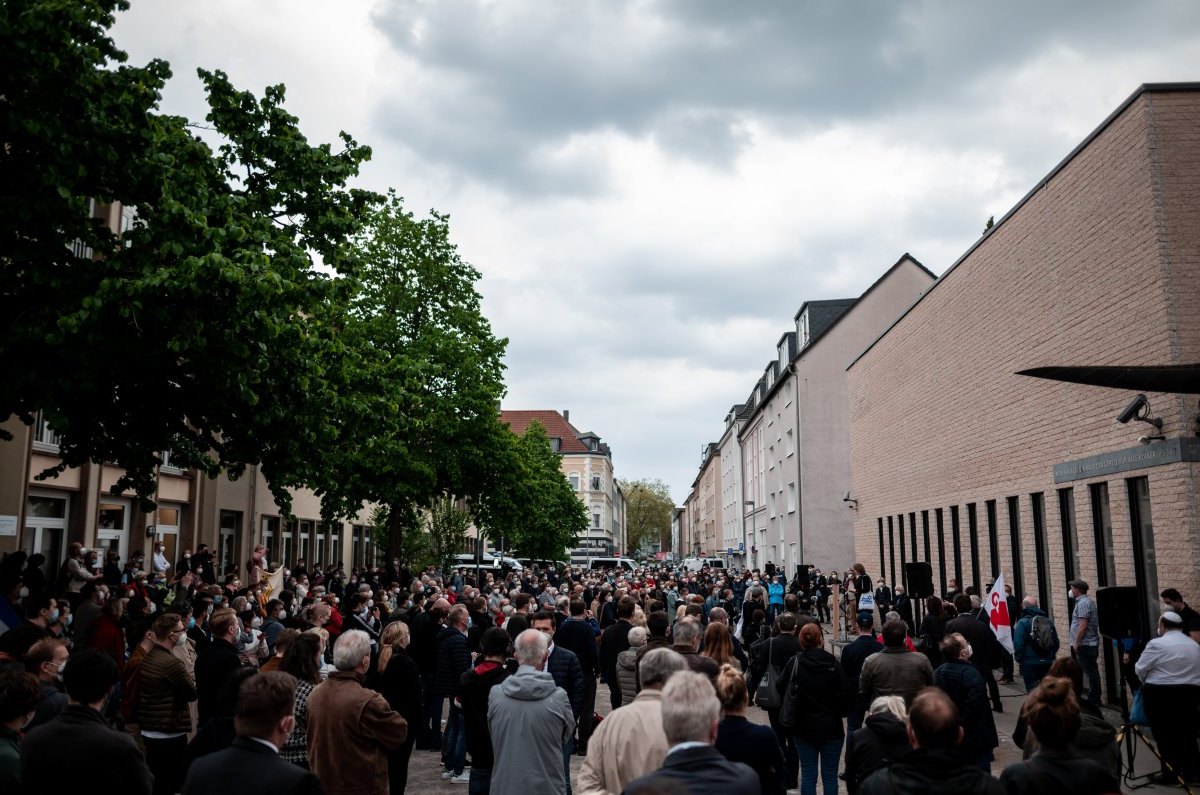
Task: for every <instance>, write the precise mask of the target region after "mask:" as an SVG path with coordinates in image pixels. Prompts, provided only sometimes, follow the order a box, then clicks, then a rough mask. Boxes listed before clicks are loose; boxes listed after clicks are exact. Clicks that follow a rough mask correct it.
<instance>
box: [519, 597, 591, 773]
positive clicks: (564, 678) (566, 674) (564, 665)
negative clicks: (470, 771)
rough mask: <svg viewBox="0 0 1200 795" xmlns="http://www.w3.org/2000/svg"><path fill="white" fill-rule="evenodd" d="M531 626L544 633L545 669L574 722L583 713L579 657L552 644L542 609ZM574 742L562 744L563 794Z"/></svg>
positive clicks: (549, 618) (548, 621) (551, 629)
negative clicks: (566, 701) (561, 694)
mask: <svg viewBox="0 0 1200 795" xmlns="http://www.w3.org/2000/svg"><path fill="white" fill-rule="evenodd" d="M529 624H530V628H531V629H536V630H537V631H538V632H541V633H542V634H543V635H545V636H546V640H547V642H548V643H549V644H550V645H549V652H548V656H547V657H546V670H547V671H549V672H550V675H551V676H552V677H554V683H555V684H556V685H558V686H559V687H561V688H562V689H563V691H564V692H565V693H566V694H567V700H568V701H570V702H571V713H572V714H573V715H574V716H575V723H576V725H578V723H579V720H580V717H581V715H582V712H583V668H582V667H581V666H580V665H579V658H578V657H576V656H575V654H574V653H572V652H570V651H568V650H567V649H563V648H560V647H558V646H556V645H555V643H554V615H553V614H551V613H548V612H546V611H544V610H541V611H538V612H537V613H534V614H533V618H532V620H531V621H530V622H529ZM573 750H574V745H573V743H572V741H571V740H568V741H567V744H566V745H565V746H564V747H563V770H564V772H565V775H566V778H567V795H571V752H572V751H573Z"/></svg>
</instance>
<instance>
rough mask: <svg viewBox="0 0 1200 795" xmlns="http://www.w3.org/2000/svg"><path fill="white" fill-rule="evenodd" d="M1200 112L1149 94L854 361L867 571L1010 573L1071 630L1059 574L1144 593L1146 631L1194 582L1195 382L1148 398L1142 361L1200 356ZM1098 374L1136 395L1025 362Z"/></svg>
mask: <svg viewBox="0 0 1200 795" xmlns="http://www.w3.org/2000/svg"><path fill="white" fill-rule="evenodd" d="M1198 117H1200V84H1196V83H1191V84H1177V85H1146V86H1142V87H1141V88H1139V89H1138V90H1137V91H1136V92H1134V94H1133V95H1132V96H1130V97H1129V99H1128V100H1126V101H1125V102H1124V103H1123V104H1122V105H1121V106H1120V107H1118V108H1117V109H1116V111H1114V112H1113V114H1112V115H1111V116H1109V117H1108V118H1107V119H1106V120H1105V121H1104V122H1103V123H1102V124H1101V125H1100V126H1099V127H1098V128H1097V129H1096V130H1095V131H1094V132H1093V133H1092V134H1090V135H1089V136H1088V137H1087V138H1085V139H1084V140H1083V141H1082V142H1081V143H1080V144H1079V145H1078V146H1077V147H1076V148H1075V149H1074V150H1073V151H1072V152H1071V153H1070V154H1068V155H1067V156H1066V158H1065V159H1064V160H1063V161H1062V162H1061V163H1059V164H1058V165H1057V166H1056V167H1055V168H1054V169H1053V170H1052V171H1051V172H1050V173H1049V174H1048V175H1046V176H1045V177H1044V178H1043V179H1042V180H1040V181H1039V182H1038V183H1037V184H1036V185H1034V186H1033V187H1032V189H1031V190H1030V192H1029V193H1028V194H1027V195H1026V196H1025V197H1024V198H1023V199H1022V200H1021V201H1020V202H1019V203H1018V204H1017V205H1016V206H1015V207H1014V208H1013V209H1012V210H1010V211H1009V212H1008V213H1007V214H1006V215H1005V216H1004V217H1003V218H1001V219H1000V220H999V222H997V223H996V224H995V226H993V227H992V228H991V229H990V230H989V231H988V232H987V233H986V234H984V236H983V237H982V238H980V239H979V240H978V241H977V242H976V243H975V244H974V245H972V246H971V247H970V248H969V249H968V250H967V251H966V252H965V253H964V254H963V255H962V256H961V257H960V258H959V259H958V261H957V262H955V263H954V264H953V266H952V267H951V268H950V269H949V270H947V271H946V272H945V274H944V275H943V276H942V277H941V278H940V279H939V280H938V281H937V283H936V284H934V285H933V287H932V288H931V289H929V290H927V291H926V292H925V293H924V295H923V296H921V298H920V299H919V300H918V301H917V302H916V303H915V304H914V305H913V306H912V307H911V308H910V309H909V310H908V311H907V312H905V313H904V314H903V316H901V317H900V318H899V319H898V320H896V322H895V323H894V324H892V325H891V327H890V328H888V329H887V330H886V331H885V332H884V333H883V334H882V335H881V336H880V337H879V338H878V340H877V341H875V342H874V344H872V345H870V346H869V347H868V348H867V349H866V350H865V351H864V352H863V353H862V354H861V355H860V356H859V357H858V358H857V359H855V360H854V361H853V362H852V364H851V365H850V368H849V371H848V385H849V420H850V422H849V427H850V447H851V452H852V457H851V461H852V467H851V476H850V482H851V484H850V486H849V488H850V490H851V492H852V496H853V498H855V499H856V500H857V511H851V512H849V513H850V514H851V515H852V516H853V517H854V520H855V521H854V530H855V540H856V546H857V552H858V556H859V558H860V560H861V562H863V563H864V564H865V565H866V566H867V567H868V570H869V571H871V573H872V574H876V573H884V574H886V575H887V576H888V577H889V579H891V580H893V581H902V580H903V579H904V577H905V564H906V563H908V562H910V561H923V562H928V563H930V564H931V566H932V571H933V585H934V589H935V590H936V591H937V592H938V593H943V592H944V589H945V588H946V584H947V581H948V580H949V579H951V578H953V579H956V580H958V581H959V582H960V583H962V584H964V585H966V586H975V587H978V588H980V589H981V591H982V589H984V588H986V586H987V585H988V583H989V582H991V581H992V580H993V578H995V577H997V576H999V575H1003V576H1004V579H1005V582H1006V584H1010V585H1011V586H1012V588H1013V593H1014V594H1015V595H1016V596H1017V597H1018V598H1020V597H1024V596H1027V595H1032V596H1036V597H1038V598H1039V599H1040V601H1041V604H1042V605H1043V606H1044V607H1045V608H1047V609H1048V610H1049V612H1050V614H1051V616H1052V617H1053V618H1054V619H1055V620H1056V622H1057V623H1058V626H1059V628H1060V632H1061V628H1062V627H1064V626H1065V625H1066V623H1067V621H1068V620H1069V619H1068V616H1069V613H1070V610H1071V604H1070V603H1069V597H1068V589H1067V585H1066V584H1067V582H1068V581H1070V580H1073V579H1075V578H1082V579H1083V580H1086V581H1087V582H1088V583H1089V584H1090V585H1091V589H1092V595H1093V596H1095V595H1096V593H1097V591H1098V590H1100V589H1104V588H1107V587H1111V586H1126V587H1131V588H1132V589H1133V591H1132V593H1133V598H1134V600H1135V603H1136V611H1135V612H1136V613H1137V614H1138V617H1139V618H1140V622H1139V623H1140V626H1139V627H1136V628H1135V629H1133V630H1132V631H1133V632H1135V633H1136V635H1137V636H1140V637H1142V638H1145V637H1149V636H1150V635H1151V634H1152V633H1153V631H1154V626H1155V623H1156V619H1157V611H1158V603H1159V599H1158V594H1159V592H1160V590H1161V589H1163V588H1166V587H1175V588H1177V589H1178V590H1179V591H1180V592H1181V593H1183V594H1185V595H1187V596H1188V597H1191V598H1195V597H1196V595H1197V594H1200V562H1198V560H1197V557H1196V554H1195V550H1196V549H1197V548H1200V503H1198V502H1197V494H1200V439H1198V438H1197V434H1198V433H1200V427H1198V417H1197V404H1196V399H1195V397H1194V395H1187V394H1180V393H1181V392H1185V393H1186V392H1192V391H1194V389H1195V383H1196V382H1195V376H1193V381H1192V382H1191V383H1190V384H1184V383H1183V379H1180V385H1179V386H1177V387H1175V388H1174V390H1172V389H1171V388H1165V387H1164V391H1155V390H1154V389H1152V388H1151V386H1145V385H1144V383H1145V382H1144V381H1140V379H1143V378H1144V374H1141V373H1140V371H1139V370H1138V369H1137V368H1139V367H1144V366H1162V367H1169V368H1180V367H1183V366H1188V365H1190V366H1191V368H1192V369H1191V371H1190V372H1192V373H1195V371H1196V363H1198V362H1200V255H1198V252H1200V226H1197V224H1196V218H1197V216H1198V215H1200V137H1198V136H1197V135H1196V119H1197V118H1198ZM1096 366H1109V367H1122V368H1131V369H1129V370H1126V371H1123V372H1125V373H1126V375H1125V376H1124V377H1125V381H1124V388H1105V387H1102V386H1089V385H1084V384H1080V383H1067V382H1063V381H1057V380H1045V379H1040V378H1031V377H1028V376H1024V375H1021V374H1020V372H1021V371H1024V370H1027V369H1030V368H1037V367H1096ZM1185 372H1187V371H1185ZM1152 383H1153V382H1151V384H1152ZM1117 386H1118V387H1119V386H1120V384H1117ZM1185 387H1186V388H1185ZM1139 392H1141V393H1142V394H1143V395H1144V397H1145V401H1144V402H1143V401H1142V400H1137V394H1138V393H1139ZM1131 401H1134V402H1131ZM1123 409H1124V411H1123ZM1119 417H1120V418H1121V419H1119ZM1122 419H1123V420H1124V422H1123V421H1122ZM1140 420H1145V422H1142V421H1140ZM1156 420H1157V421H1160V422H1161V424H1158V423H1156V422H1154V421H1156ZM911 590H912V589H911V588H910V591H911ZM1100 621H1101V630H1102V631H1103V630H1104V622H1105V612H1104V611H1103V610H1102V611H1101V613H1100ZM1104 646H1105V649H1106V657H1107V664H1106V665H1105V666H1104V668H1105V674H1106V676H1105V679H1106V683H1107V684H1106V688H1105V691H1106V694H1107V695H1108V697H1109V698H1117V697H1118V696H1119V695H1120V694H1121V688H1120V682H1119V677H1118V675H1117V671H1118V666H1117V665H1116V664H1115V663H1116V661H1115V659H1114V658H1113V656H1112V652H1111V646H1110V645H1108V644H1104Z"/></svg>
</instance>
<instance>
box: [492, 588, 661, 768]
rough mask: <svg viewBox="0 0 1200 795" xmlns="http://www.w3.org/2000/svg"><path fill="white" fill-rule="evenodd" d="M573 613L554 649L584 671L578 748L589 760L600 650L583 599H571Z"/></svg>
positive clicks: (558, 634) (556, 636) (560, 630)
mask: <svg viewBox="0 0 1200 795" xmlns="http://www.w3.org/2000/svg"><path fill="white" fill-rule="evenodd" d="M570 610H571V617H570V618H568V619H567V620H566V621H563V622H562V623H561V624H559V626H558V629H557V630H556V631H555V633H554V645H555V646H556V647H560V648H563V649H566V650H567V651H570V652H572V653H574V655H575V656H576V657H578V658H579V666H580V668H581V669H582V670H583V702H582V704H581V707H580V712H579V729H578V731H579V739H578V742H577V743H576V745H575V748H576V750H577V751H578V752H579V753H580V755H581V756H587V743H588V740H589V739H591V736H592V728H593V726H592V723H593V721H592V718H593V716H594V714H595V711H596V677H597V676H599V674H600V650H599V648H598V647H597V646H596V633H595V632H594V631H593V630H592V625H591V624H589V623H588V622H587V621H586V620H585V619H584V615H585V614H586V612H587V605H585V604H584V602H583V600H582V599H572V600H571V603H570ZM651 615H653V614H651ZM472 758H474V757H472Z"/></svg>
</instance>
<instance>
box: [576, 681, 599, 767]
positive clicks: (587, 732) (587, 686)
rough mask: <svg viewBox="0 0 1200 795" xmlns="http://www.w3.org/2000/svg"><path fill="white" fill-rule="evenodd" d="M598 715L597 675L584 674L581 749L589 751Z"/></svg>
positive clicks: (580, 720) (584, 751) (580, 721)
mask: <svg viewBox="0 0 1200 795" xmlns="http://www.w3.org/2000/svg"><path fill="white" fill-rule="evenodd" d="M595 716H596V677H594V676H588V675H587V674H584V675H583V714H582V715H580V716H579V745H578V747H579V751H580V753H587V744H588V740H590V739H592V731H593V730H594V729H595V720H594V719H595Z"/></svg>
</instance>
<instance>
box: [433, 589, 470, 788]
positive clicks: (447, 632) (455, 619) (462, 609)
mask: <svg viewBox="0 0 1200 795" xmlns="http://www.w3.org/2000/svg"><path fill="white" fill-rule="evenodd" d="M469 621H470V619H469V617H468V616H467V608H466V606H465V605H455V606H454V607H452V608H450V614H449V615H448V616H447V618H446V626H444V627H442V631H441V633H440V634H439V635H438V639H437V670H436V671H435V672H434V679H433V688H434V693H435V694H436V695H437V696H438V697H439V698H448V699H450V714H449V716H448V717H447V718H446V734H445V736H444V737H443V738H442V777H443V778H446V779H449V778H453V777H456V776H461V775H462V772H463V768H464V767H465V766H466V759H467V735H466V733H465V732H464V731H463V716H462V710H461V709H459V708H458V707H457V706H455V704H454V694H455V693H456V692H457V690H458V683H459V682H460V681H462V677H463V674H465V673H466V672H467V671H469V670H471V652H470V651H469V650H468V649H467V624H468V623H469ZM447 774H449V775H447Z"/></svg>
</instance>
